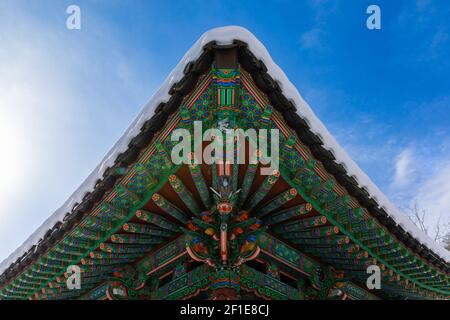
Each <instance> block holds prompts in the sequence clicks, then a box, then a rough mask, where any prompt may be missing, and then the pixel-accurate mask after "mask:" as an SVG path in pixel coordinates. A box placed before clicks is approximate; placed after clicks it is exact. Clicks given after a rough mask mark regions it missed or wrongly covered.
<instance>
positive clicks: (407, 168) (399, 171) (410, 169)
mask: <svg viewBox="0 0 450 320" xmlns="http://www.w3.org/2000/svg"><path fill="white" fill-rule="evenodd" d="M414 166H415V163H414V158H413V151H412V149H411V148H406V149H404V150H402V151H401V152H400V153H399V154H398V155H397V158H396V160H395V175H394V181H393V183H394V185H395V186H397V187H403V186H405V185H407V184H408V183H410V182H411V180H412V179H413V175H414V173H415V168H414Z"/></svg>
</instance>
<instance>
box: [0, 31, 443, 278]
mask: <svg viewBox="0 0 450 320" xmlns="http://www.w3.org/2000/svg"><path fill="white" fill-rule="evenodd" d="M234 40H240V41H243V42H245V43H247V45H248V48H249V49H250V51H251V52H252V53H253V54H254V55H255V56H256V57H257V58H258V59H260V60H261V61H263V62H264V64H265V66H266V67H267V72H268V73H269V74H270V75H271V76H272V78H273V79H274V80H275V81H277V82H278V83H280V84H281V88H282V91H283V94H284V95H285V96H286V98H287V99H290V100H292V101H293V102H294V104H295V106H296V107H297V113H298V114H299V115H300V116H301V117H303V118H305V119H306V120H307V121H308V122H309V124H310V127H311V130H312V131H313V132H314V133H315V134H319V135H320V136H321V137H322V138H323V143H324V147H325V148H326V149H328V150H330V151H332V152H333V155H334V156H335V158H336V162H338V163H339V162H341V163H344V164H345V167H346V169H347V172H348V174H349V175H353V176H355V177H356V179H357V181H358V183H359V185H360V187H365V188H366V189H367V190H368V191H369V193H370V195H371V196H372V197H374V198H376V199H377V200H378V201H379V205H380V206H381V207H382V208H384V209H385V210H386V212H387V213H388V214H389V215H390V216H391V217H392V218H393V219H394V221H395V222H396V223H397V224H399V225H400V224H401V225H402V227H403V228H404V229H405V231H407V232H409V233H410V234H411V235H412V236H414V237H415V238H416V239H417V240H419V241H420V242H421V243H422V244H424V245H425V246H427V247H428V248H429V249H431V250H432V251H433V252H435V253H436V254H437V255H439V256H440V257H441V258H443V259H444V260H445V261H447V262H449V263H450V252H449V251H447V250H445V249H444V248H443V247H441V246H440V245H439V244H437V243H436V242H434V241H433V240H432V239H431V238H430V237H428V236H427V235H426V234H425V233H424V232H422V231H421V230H420V229H419V228H418V227H417V226H416V225H415V224H414V223H413V222H412V221H411V220H410V219H409V218H408V217H407V216H406V215H405V214H404V213H402V212H401V211H400V210H399V209H398V208H397V207H396V206H395V205H393V204H392V203H391V202H390V201H389V199H387V197H386V196H385V195H384V194H383V193H382V192H381V191H380V189H379V188H378V187H377V186H376V185H375V183H373V182H372V180H371V179H370V178H369V177H368V176H367V175H366V173H364V172H363V171H362V170H361V169H360V168H359V166H358V165H357V164H356V163H355V162H354V161H353V160H352V159H351V158H350V157H349V156H348V154H347V153H346V152H345V151H344V150H343V149H342V147H341V146H340V145H339V144H338V142H337V141H336V139H335V138H334V137H333V136H332V135H331V134H330V133H329V131H328V130H327V129H326V127H325V126H324V125H323V123H322V122H321V121H320V120H319V119H318V118H317V117H316V115H315V114H314V112H313V111H312V109H311V107H310V106H309V105H308V103H307V102H306V101H305V100H304V99H303V98H302V96H301V95H300V93H299V92H298V91H297V89H296V88H295V86H294V85H293V84H292V83H291V82H290V81H289V79H288V77H287V76H286V74H285V73H284V72H283V70H281V68H280V67H279V66H278V65H277V64H275V62H274V61H273V60H272V58H271V56H270V54H269V52H268V51H267V49H266V48H265V46H264V45H263V44H262V43H261V42H260V41H259V40H258V39H257V38H256V37H255V36H254V35H253V34H252V33H251V32H250V31H248V30H247V29H245V28H243V27H240V26H227V27H220V28H215V29H211V30H209V31H207V32H205V33H204V34H203V35H202V36H201V37H200V38H199V39H198V40H197V41H196V42H195V44H194V45H193V46H192V47H191V48H190V49H189V51H187V52H186V54H185V55H184V56H183V58H182V59H181V61H180V62H179V63H178V64H177V66H176V67H175V68H174V69H173V70H172V72H171V73H170V74H169V76H168V77H167V78H166V79H165V81H164V83H163V84H162V85H161V87H160V88H159V89H158V90H157V91H156V93H155V94H154V95H153V96H152V97H151V98H150V99H149V101H148V102H147V103H146V104H145V105H144V107H143V108H142V110H141V112H140V113H139V114H138V116H137V117H136V118H135V120H134V121H133V122H132V123H131V125H130V126H129V127H128V129H127V130H126V131H125V133H124V134H123V136H122V137H121V138H120V139H119V140H118V141H117V142H116V143H115V144H114V146H113V147H112V149H111V150H110V151H109V152H108V153H107V155H106V156H105V157H104V158H103V160H102V161H101V162H100V164H99V165H98V166H97V167H96V168H95V169H94V170H93V171H92V172H91V174H90V175H89V176H88V177H87V178H86V180H85V181H84V182H83V183H82V184H81V185H80V187H78V189H77V190H76V191H75V192H74V193H73V194H72V195H71V196H70V197H69V199H67V201H66V202H65V203H64V204H63V205H62V206H61V207H60V208H59V209H58V210H56V211H55V212H54V213H53V214H52V215H51V216H50V217H49V218H48V219H47V220H46V221H45V222H44V223H43V224H42V225H41V226H40V227H39V228H38V229H37V230H36V231H35V232H34V233H33V234H32V235H31V236H30V237H29V238H28V239H27V240H26V241H25V242H24V243H23V244H22V245H21V246H20V247H19V248H17V249H16V250H15V251H14V252H13V253H12V254H11V255H9V256H8V257H7V258H6V259H5V260H4V261H3V262H2V263H0V274H1V273H3V272H4V271H5V270H6V269H7V268H8V267H9V266H10V265H11V264H12V263H14V262H15V261H16V260H17V259H18V258H20V257H21V256H22V255H23V254H24V253H26V252H27V251H28V250H29V249H30V248H31V247H32V246H33V245H35V244H37V243H38V242H39V241H40V240H41V239H42V238H43V237H44V235H45V233H46V232H47V231H48V230H49V229H51V228H53V226H54V225H55V224H56V223H57V222H58V221H63V219H64V216H65V215H66V214H67V212H71V211H72V208H73V206H74V205H75V204H76V203H81V202H82V199H83V197H84V195H85V194H86V193H88V192H90V191H92V190H93V189H94V187H95V183H96V181H97V180H98V179H101V178H102V176H103V173H104V172H105V170H106V168H108V167H111V166H113V165H114V161H115V159H116V158H117V156H118V155H119V154H120V153H122V152H124V151H126V149H127V148H128V143H129V142H130V141H131V139H132V138H133V137H135V136H136V135H137V134H138V133H139V132H140V129H141V127H142V125H143V124H144V122H145V121H146V120H148V119H150V118H151V117H152V116H153V114H154V110H155V108H156V107H157V106H158V105H159V104H160V103H162V102H167V101H168V100H169V98H170V95H169V90H170V88H171V87H172V86H173V85H174V84H175V83H176V82H178V81H179V80H181V79H182V78H183V75H184V73H183V71H184V68H185V66H186V65H187V64H188V63H189V62H191V61H195V60H197V59H198V58H199V57H200V55H201V53H202V52H203V47H204V45H206V44H207V43H209V42H211V41H216V43H217V44H219V45H227V44H232V43H233V41H234Z"/></svg>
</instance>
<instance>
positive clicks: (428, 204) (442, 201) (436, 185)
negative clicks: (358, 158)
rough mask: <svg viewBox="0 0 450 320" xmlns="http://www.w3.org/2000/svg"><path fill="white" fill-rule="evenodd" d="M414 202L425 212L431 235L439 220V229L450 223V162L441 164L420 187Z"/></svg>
mask: <svg viewBox="0 0 450 320" xmlns="http://www.w3.org/2000/svg"><path fill="white" fill-rule="evenodd" d="M414 202H417V203H418V204H419V206H420V207H421V208H422V209H423V210H425V212H426V219H425V223H426V225H427V226H428V228H429V230H430V231H431V233H434V232H435V226H436V223H437V222H438V221H439V219H440V225H441V227H444V226H446V225H447V224H448V223H450V161H448V162H447V163H442V164H441V165H440V166H439V167H438V169H437V170H435V171H434V173H433V174H432V175H430V176H429V178H428V179H426V180H425V181H424V182H423V183H422V184H421V185H420V187H419V189H418V192H417V195H416V196H415V198H414Z"/></svg>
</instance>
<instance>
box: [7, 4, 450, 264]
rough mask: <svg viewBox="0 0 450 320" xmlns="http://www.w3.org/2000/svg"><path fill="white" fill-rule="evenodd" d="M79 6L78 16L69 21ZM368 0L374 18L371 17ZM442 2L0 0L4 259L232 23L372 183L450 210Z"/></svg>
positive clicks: (398, 198)
mask: <svg viewBox="0 0 450 320" xmlns="http://www.w3.org/2000/svg"><path fill="white" fill-rule="evenodd" d="M70 4H76V5H78V6H80V8H81V13H82V28H81V30H77V31H69V30H68V29H67V28H66V19H67V14H66V12H65V11H66V8H67V6H68V5H70ZM370 4H377V5H379V6H380V8H381V13H382V29H381V30H377V31H370V30H368V29H367V28H366V19H367V14H366V13H365V12H366V8H367V7H368V5H370ZM449 21H450V6H449V4H448V3H447V2H446V1H444V0H443V1H430V0H417V1H413V0H408V1H401V0H397V1H380V0H376V1H374V0H373V1H364V0H353V1H333V0H310V1H272V2H271V3H265V2H263V1H207V2H206V1H194V0H190V1H160V2H156V1H137V0H134V1H117V0H110V1H100V0H92V1H80V0H73V1H61V0H59V1H56V0H53V1H48V0H47V1H44V0H39V1H16V0H15V1H12V0H7V1H6V0H0V150H1V151H0V152H1V156H0V168H1V170H2V172H3V173H2V174H0V243H1V246H0V260H2V259H3V258H6V256H8V255H9V253H11V252H12V251H13V250H14V249H15V248H16V247H18V246H19V245H20V244H21V243H22V242H23V241H24V240H25V239H26V238H27V237H28V236H29V235H30V234H31V233H32V232H33V231H34V230H35V229H36V228H37V227H38V226H39V225H40V224H41V223H42V222H43V221H44V220H45V219H46V218H47V217H48V216H49V215H50V214H51V213H52V212H53V211H54V210H56V209H57V208H58V207H59V206H60V205H61V204H62V203H63V202H64V201H65V200H66V199H67V197H68V196H69V195H70V194H71V193H72V192H73V191H74V190H75V189H76V188H77V187H78V185H79V184H80V183H81V182H82V181H83V180H84V179H85V178H86V177H87V175H88V174H89V173H90V171H91V170H92V169H93V168H94V167H95V166H96V165H97V164H98V163H99V162H100V160H101V159H102V158H103V156H104V155H105V154H106V152H107V151H108V150H109V148H110V147H111V146H112V145H113V144H114V142H115V141H116V140H117V139H118V138H119V137H120V136H121V134H122V133H123V132H124V130H125V129H126V128H127V127H128V125H129V124H130V123H131V121H132V120H133V118H134V117H135V116H136V115H137V113H138V111H139V110H140V108H141V107H142V106H143V104H144V103H145V102H146V101H147V100H148V99H149V97H150V96H151V95H152V94H153V92H154V91H155V90H156V89H157V88H158V86H159V85H160V84H161V83H162V82H163V80H164V79H165V77H166V76H167V75H168V73H169V72H170V70H171V69H172V68H173V67H174V66H175V65H176V64H177V62H178V61H179V59H180V58H181V57H182V55H183V54H184V53H185V51H187V50H188V49H189V48H190V46H191V45H192V44H193V43H194V42H195V41H196V40H197V38H198V37H200V35H201V34H202V33H203V32H205V31H207V30H208V29H210V28H213V27H218V26H224V25H241V26H243V27H246V28H248V29H249V30H250V31H251V32H253V33H254V34H255V35H256V36H257V37H258V38H259V39H260V40H261V41H262V42H263V43H264V44H265V45H266V47H267V49H268V50H269V52H270V53H271V55H272V57H273V59H274V60H275V62H276V63H278V64H279V65H280V67H281V68H282V69H284V71H285V72H286V74H287V75H288V77H289V78H290V80H291V81H292V82H293V83H294V84H295V85H296V86H297V88H298V89H299V91H300V93H301V94H302V95H303V96H304V98H305V99H306V100H307V101H308V103H309V104H310V105H311V107H312V108H313V110H314V111H315V112H316V114H317V115H318V116H319V118H320V119H321V120H322V121H323V122H324V123H325V125H326V126H327V127H328V129H329V130H330V131H331V133H333V134H334V135H335V137H336V138H337V140H338V141H339V142H340V143H341V145H342V146H343V147H344V149H346V150H347V152H348V153H349V154H350V155H351V156H352V157H353V158H354V159H355V161H356V162H357V163H358V164H359V165H360V166H361V167H362V169H363V170H365V171H366V172H367V173H368V174H369V176H370V177H371V178H372V179H373V180H374V182H375V183H376V184H378V186H379V187H380V188H381V189H382V190H383V191H384V192H385V193H386V194H387V195H388V197H390V198H391V199H392V200H393V202H394V203H395V204H397V205H398V206H399V207H401V208H408V207H410V206H412V205H413V204H414V202H416V201H417V202H418V204H419V205H420V207H422V208H424V209H426V211H427V224H428V225H429V226H430V233H433V232H434V230H433V228H434V225H435V223H436V221H437V219H438V217H439V216H441V225H444V224H445V223H446V222H448V221H449V220H450V60H449V59H448V57H449V56H450V39H449V34H450V22H449Z"/></svg>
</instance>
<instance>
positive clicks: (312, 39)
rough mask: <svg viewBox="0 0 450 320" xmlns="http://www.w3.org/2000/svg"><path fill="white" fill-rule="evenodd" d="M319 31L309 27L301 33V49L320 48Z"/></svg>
mask: <svg viewBox="0 0 450 320" xmlns="http://www.w3.org/2000/svg"><path fill="white" fill-rule="evenodd" d="M320 38H321V31H320V30H319V29H311V30H309V31H306V32H305V33H303V34H302V36H301V38H300V43H301V46H302V49H320V48H322V43H321V39H320Z"/></svg>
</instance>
